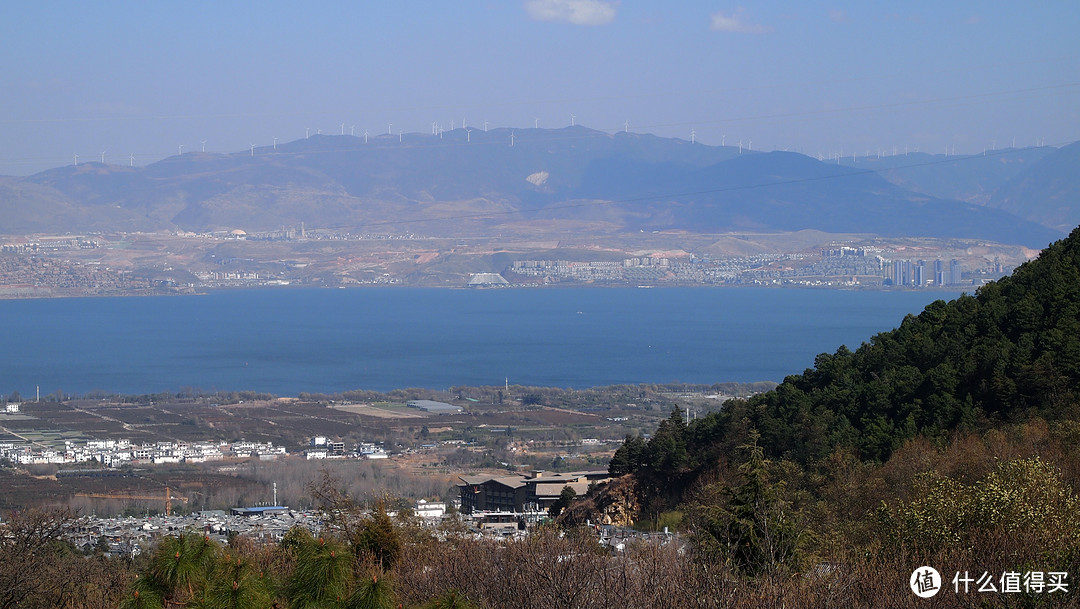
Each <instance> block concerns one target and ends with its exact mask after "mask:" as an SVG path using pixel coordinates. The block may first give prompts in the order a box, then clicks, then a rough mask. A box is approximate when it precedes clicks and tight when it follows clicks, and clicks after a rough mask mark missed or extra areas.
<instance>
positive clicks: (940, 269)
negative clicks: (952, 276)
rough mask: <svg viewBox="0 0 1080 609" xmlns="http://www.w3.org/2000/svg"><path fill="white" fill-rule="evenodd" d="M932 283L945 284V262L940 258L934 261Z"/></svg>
mask: <svg viewBox="0 0 1080 609" xmlns="http://www.w3.org/2000/svg"><path fill="white" fill-rule="evenodd" d="M934 285H945V263H944V262H942V261H941V260H940V259H939V260H935V261H934Z"/></svg>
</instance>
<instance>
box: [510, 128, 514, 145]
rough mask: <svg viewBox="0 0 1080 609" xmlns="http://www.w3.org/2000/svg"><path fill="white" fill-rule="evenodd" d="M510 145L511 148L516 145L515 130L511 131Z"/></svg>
mask: <svg viewBox="0 0 1080 609" xmlns="http://www.w3.org/2000/svg"><path fill="white" fill-rule="evenodd" d="M510 147H511V148H513V147H514V132H513V131H511V132H510Z"/></svg>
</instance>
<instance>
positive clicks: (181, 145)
mask: <svg viewBox="0 0 1080 609" xmlns="http://www.w3.org/2000/svg"><path fill="white" fill-rule="evenodd" d="M178 149H179V150H180V152H178V153H176V156H183V155H184V145H183V144H180V146H179V147H178Z"/></svg>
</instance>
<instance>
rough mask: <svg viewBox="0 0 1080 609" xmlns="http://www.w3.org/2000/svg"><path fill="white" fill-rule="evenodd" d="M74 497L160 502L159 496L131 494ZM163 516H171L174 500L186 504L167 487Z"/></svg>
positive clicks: (93, 494) (182, 498)
mask: <svg viewBox="0 0 1080 609" xmlns="http://www.w3.org/2000/svg"><path fill="white" fill-rule="evenodd" d="M75 496H76V497H90V498H91V499H141V500H145V501H160V500H161V499H162V496H161V495H134V494H131V493H75ZM164 499H165V515H166V516H172V502H173V500H174V499H175V500H176V501H180V502H183V503H187V497H179V496H173V494H172V492H170V490H169V487H167V486H166V487H165V497H164Z"/></svg>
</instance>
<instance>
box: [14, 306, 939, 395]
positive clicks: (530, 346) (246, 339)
mask: <svg viewBox="0 0 1080 609" xmlns="http://www.w3.org/2000/svg"><path fill="white" fill-rule="evenodd" d="M956 296H957V294H955V293H942V292H932V291H927V292H884V291H881V292H878V291H839V290H809V289H803V290H797V289H775V288H738V289H702V288H685V289H684V288H663V289H635V288H626V289H619V288H612V289H580V288H579V289H535V290H528V289H512V290H480V291H469V290H445V289H442V290H440V289H411V288H394V289H352V290H316V289H310V290H305V289H281V290H272V289H271V290H243V291H222V292H214V293H211V294H207V295H200V296H173V297H152V298H79V299H55V300H9V301H0V341H2V345H0V394H3V395H7V394H9V393H11V392H12V391H19V392H20V393H22V395H23V396H28V395H33V393H34V387H35V386H37V385H40V387H41V392H42V395H45V394H48V393H52V392H54V391H56V390H58V389H59V390H63V391H66V392H68V393H85V392H88V391H94V390H101V391H106V392H116V393H152V392H158V391H178V390H181V389H183V388H188V387H190V388H196V389H202V390H256V391H265V392H270V393H274V394H277V395H296V394H297V393H299V392H302V391H313V392H318V391H322V392H336V391H342V390H348V389H373V390H378V391H386V390H390V389H396V388H404V387H430V388H446V387H450V386H452V385H501V384H502V383H503V382H504V379H509V381H510V382H511V383H513V384H522V385H545V386H558V387H577V388H581V387H591V386H598V385H609V384H616V383H652V382H656V383H668V382H684V383H715V382H725V381H743V382H748V381H760V380H772V381H781V380H783V378H784V377H785V376H786V375H789V374H792V373H798V372H802V371H803V370H804V369H805V368H807V367H808V366H811V365H812V364H813V359H814V356H815V355H817V354H818V353H821V352H824V351H828V352H833V351H835V350H836V348H837V347H838V346H839V345H841V344H846V345H848V346H849V347H851V348H852V349H854V348H855V347H857V346H858V345H859V344H860V343H861V342H863V341H865V340H867V339H869V338H870V337H871V336H872V335H873V334H875V333H877V332H880V331H883V330H887V329H890V328H893V327H895V326H897V325H898V324H899V323H900V321H901V320H902V319H903V317H904V315H905V314H908V313H918V312H919V311H921V310H922V308H923V307H924V306H925V305H927V304H929V303H930V302H932V301H934V300H938V299H946V300H947V299H951V298H954V297H956Z"/></svg>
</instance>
